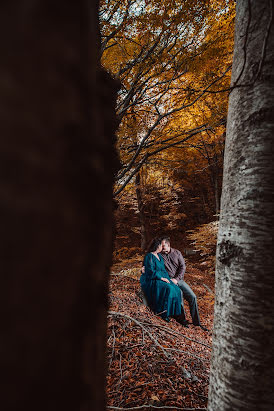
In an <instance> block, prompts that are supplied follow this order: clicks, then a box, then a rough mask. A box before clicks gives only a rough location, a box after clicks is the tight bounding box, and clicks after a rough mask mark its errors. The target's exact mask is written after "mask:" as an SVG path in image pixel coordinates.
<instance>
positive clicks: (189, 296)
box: [178, 280, 201, 325]
mask: <svg viewBox="0 0 274 411" xmlns="http://www.w3.org/2000/svg"><path fill="white" fill-rule="evenodd" d="M178 286H179V287H180V289H181V290H182V293H183V298H184V300H187V302H188V304H189V310H190V315H191V318H192V323H193V324H194V325H201V323H200V317H199V310H198V304H197V297H196V295H195V294H194V292H193V291H192V289H191V288H190V287H189V285H187V283H186V282H185V281H183V280H180V281H178ZM182 314H183V315H184V316H185V309H184V302H183V300H182Z"/></svg>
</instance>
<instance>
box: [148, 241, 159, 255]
mask: <svg viewBox="0 0 274 411" xmlns="http://www.w3.org/2000/svg"><path fill="white" fill-rule="evenodd" d="M161 243H162V241H161V240H160V238H153V240H152V241H151V242H150V244H149V246H148V249H147V251H148V253H151V252H153V251H156V250H157V248H158V247H159V245H160V244H161Z"/></svg>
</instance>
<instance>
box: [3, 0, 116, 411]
mask: <svg viewBox="0 0 274 411" xmlns="http://www.w3.org/2000/svg"><path fill="white" fill-rule="evenodd" d="M97 14H98V4H97V2H96V1H95V2H92V1H84V0H79V1H68V0H66V1H65V0H58V1H51V0H44V1H43V0H32V1H13V0H11V1H9V2H2V3H1V6H0V33H1V35H0V48H1V62H0V106H1V110H0V117H1V120H0V124H1V134H0V156H1V158H0V168H1V173H0V207H1V213H0V222H1V223H0V226H1V240H0V241H1V245H0V261H1V278H2V281H1V287H0V304H1V307H0V312H1V314H2V319H1V338H0V340H1V354H0V370H1V374H2V379H1V409H2V410H5V411H9V410H23V409H24V410H28V411H31V410H35V411H37V410H39V411H43V410H47V411H48V410H51V411H57V410H58V411H60V410H66V411H69V410H73V411H75V410H79V411H80V410H81V411H87V410H94V411H95V410H98V411H99V410H100V411H101V410H104V409H105V398H104V386H105V373H104V371H105V335H106V316H107V308H108V302H107V301H108V300H107V294H108V268H109V265H110V262H111V249H112V225H113V220H112V183H113V174H114V172H115V171H116V169H117V162H118V161H117V159H116V156H115V154H114V153H115V151H114V141H113V140H114V138H113V135H114V127H115V121H116V120H115V118H114V105H115V97H116V86H114V85H113V82H112V80H110V79H109V78H108V76H107V75H106V74H105V73H103V72H101V70H100V69H99V63H98V48H99V35H98V22H97Z"/></svg>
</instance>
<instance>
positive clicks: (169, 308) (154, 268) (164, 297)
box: [140, 253, 182, 321]
mask: <svg viewBox="0 0 274 411" xmlns="http://www.w3.org/2000/svg"><path fill="white" fill-rule="evenodd" d="M158 257H159V260H158V258H157V257H155V255H153V254H152V253H148V254H146V255H145V258H144V266H145V272H144V273H143V274H142V275H141V278H140V283H141V287H142V290H143V292H144V293H145V296H146V298H147V302H148V304H149V306H150V308H151V309H152V310H153V311H154V312H155V314H159V315H160V316H161V317H162V318H163V319H164V320H166V321H168V320H169V317H170V316H171V315H180V314H181V301H182V297H181V290H180V288H179V287H178V286H177V285H175V284H174V283H173V282H172V281H170V277H169V275H168V273H167V271H166V269H165V265H164V260H163V257H162V256H161V255H160V254H158ZM161 277H164V278H167V279H168V280H169V281H170V283H166V282H165V281H162V280H161Z"/></svg>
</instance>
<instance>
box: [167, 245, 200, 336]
mask: <svg viewBox="0 0 274 411" xmlns="http://www.w3.org/2000/svg"><path fill="white" fill-rule="evenodd" d="M161 240H162V251H161V256H162V257H163V259H164V263H165V268H166V270H167V272H168V274H169V276H170V278H171V281H173V283H174V284H177V285H178V286H179V287H180V289H181V290H182V292H183V298H184V299H185V300H187V302H188V304H189V310H190V315H191V318H192V323H193V325H196V326H199V327H201V328H202V329H203V330H205V331H208V329H207V328H206V327H204V326H202V325H201V322H200V317H199V310H198V304H197V297H196V295H195V294H194V292H193V291H192V289H191V288H190V287H189V285H188V284H187V283H186V282H185V281H184V274H185V270H186V265H185V260H184V257H183V256H182V253H181V252H180V251H179V250H176V249H175V248H171V247H170V238H169V237H161ZM182 309H183V310H184V306H183V302H182ZM183 314H184V316H185V312H183ZM185 326H186V324H185Z"/></svg>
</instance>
